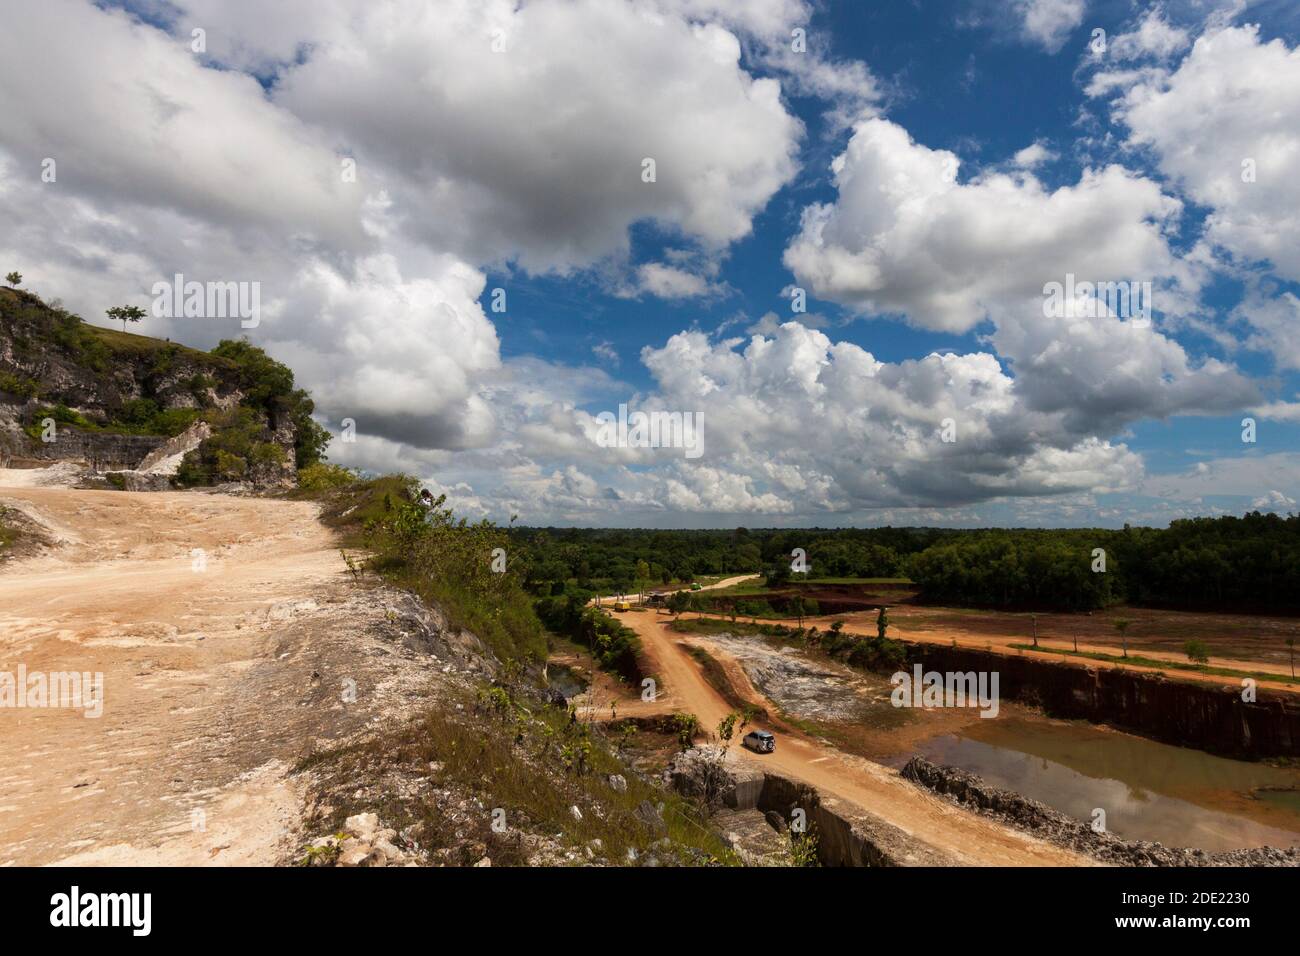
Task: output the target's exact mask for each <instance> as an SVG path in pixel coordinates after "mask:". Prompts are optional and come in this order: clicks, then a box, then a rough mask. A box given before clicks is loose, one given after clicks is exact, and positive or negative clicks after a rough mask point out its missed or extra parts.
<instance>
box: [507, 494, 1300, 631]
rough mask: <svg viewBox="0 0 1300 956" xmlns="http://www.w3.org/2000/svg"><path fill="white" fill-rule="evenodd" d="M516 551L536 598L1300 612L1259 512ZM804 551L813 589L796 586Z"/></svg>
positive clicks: (634, 539) (1296, 570)
mask: <svg viewBox="0 0 1300 956" xmlns="http://www.w3.org/2000/svg"><path fill="white" fill-rule="evenodd" d="M511 541H512V544H513V545H514V550H515V555H516V557H517V558H521V559H522V561H521V563H522V565H523V570H522V573H523V574H524V576H525V579H526V581H527V584H528V587H529V588H530V589H531V590H532V591H533V592H534V593H536V594H548V593H550V594H560V593H563V592H564V591H565V590H566V589H571V588H574V587H576V588H579V589H582V590H591V591H604V592H605V593H610V592H613V591H619V592H633V591H636V590H639V589H643V588H647V587H652V586H655V585H662V584H670V583H674V582H684V581H692V580H695V579H697V578H699V577H703V576H708V575H720V574H725V573H739V572H762V573H764V574H765V575H766V576H767V577H768V578H769V580H770V581H771V582H772V583H773V584H782V583H785V582H786V581H788V580H794V581H799V580H801V579H803V580H807V579H813V580H815V579H823V578H890V577H907V578H910V579H911V580H912V581H914V582H915V583H916V585H917V586H918V588H919V589H920V595H921V599H922V600H923V601H927V602H932V603H940V604H952V605H967V606H974V607H1005V608H1041V609H1057V610H1091V609H1094V608H1101V607H1106V606H1108V605H1111V604H1117V603H1126V604H1130V605H1146V606H1153V607H1171V608H1189V609H1210V610H1238V611H1281V612H1300V516H1290V517H1281V516H1279V515H1276V514H1261V513H1259V512H1251V513H1250V514H1247V515H1244V516H1243V517H1240V518H1238V517H1232V516H1229V517H1222V518H1191V519H1186V520H1180V521H1175V522H1173V523H1172V524H1171V525H1170V526H1169V527H1168V528H1164V529H1158V528H1133V527H1127V526H1126V527H1124V528H1123V529H1061V530H1037V529H992V530H953V529H939V528H871V529H802V530H790V529H746V528H736V529H734V530H717V531H714V530H709V531H652V530H611V529H577V528H544V529H543V528H516V529H514V530H513V531H512V532H511ZM796 548H802V549H803V550H804V552H805V554H806V557H807V564H808V574H807V575H798V574H795V575H790V573H789V568H790V564H791V554H792V552H793V551H794V549H796Z"/></svg>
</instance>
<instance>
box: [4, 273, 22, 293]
mask: <svg viewBox="0 0 1300 956" xmlns="http://www.w3.org/2000/svg"><path fill="white" fill-rule="evenodd" d="M5 282H8V283H9V284H10V285H11V286H13V287H14V288H15V289H16V288H18V287H19V286H20V285H22V284H23V274H22V273H21V272H11V273H9V274H8V275H7V276H5Z"/></svg>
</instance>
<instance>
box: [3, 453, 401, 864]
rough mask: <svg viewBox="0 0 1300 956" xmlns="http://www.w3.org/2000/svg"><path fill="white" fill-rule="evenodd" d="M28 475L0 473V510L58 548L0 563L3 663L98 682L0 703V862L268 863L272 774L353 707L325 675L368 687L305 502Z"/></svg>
mask: <svg viewBox="0 0 1300 956" xmlns="http://www.w3.org/2000/svg"><path fill="white" fill-rule="evenodd" d="M20 482H21V483H22V484H26V485H27V487H14V485H16V484H19V483H20ZM32 484H33V481H32V477H31V474H30V473H26V474H24V473H14V472H0V504H4V505H6V506H9V507H13V508H17V509H19V510H22V511H23V512H24V513H25V514H28V515H29V516H32V517H33V518H35V519H36V520H38V521H40V522H41V523H42V524H43V525H44V526H45V527H46V528H47V529H48V530H49V536H50V537H52V538H54V539H57V540H59V541H60V542H61V545H60V546H59V547H57V548H55V549H52V550H51V551H49V552H48V553H46V554H44V555H43V556H40V557H37V558H31V559H27V560H21V561H15V562H13V563H12V564H10V565H8V566H7V568H6V570H4V571H3V572H0V674H3V673H6V672H7V673H8V674H16V673H17V672H18V669H19V668H20V667H21V668H24V669H25V671H26V673H27V674H28V675H32V674H48V673H54V672H73V671H75V672H79V673H85V674H90V675H95V674H102V675H103V677H102V680H103V683H102V699H101V700H98V701H89V702H88V701H86V700H84V699H83V701H82V704H83V706H81V707H80V708H73V707H66V706H65V707H58V708H53V707H47V708H39V707H12V706H8V707H0V751H3V753H4V755H5V759H4V761H3V766H0V865H5V864H8V863H19V864H41V863H53V862H75V863H91V864H95V863H104V864H126V863H132V864H138V863H143V864H154V863H166V864H180V865H187V864H198V863H229V864H256V863H271V862H274V861H275V860H276V858H277V856H278V855H279V854H280V853H281V852H282V851H283V849H284V847H285V846H286V845H288V843H290V842H292V839H293V836H294V834H293V830H294V826H295V822H296V819H297V810H298V804H299V795H298V793H297V792H296V790H295V784H294V783H293V782H292V780H291V779H290V778H288V777H286V772H285V771H286V768H287V767H288V766H289V765H291V764H292V763H293V762H294V761H295V760H296V759H297V757H298V756H300V755H301V753H302V752H303V749H304V747H305V746H306V745H307V744H309V743H310V741H312V740H313V739H315V737H316V736H318V735H319V736H330V735H331V734H333V733H334V732H336V731H340V730H341V729H342V728H343V727H344V726H345V725H347V724H349V723H352V722H354V721H355V719H364V717H363V716H362V715H360V714H358V713H349V712H348V708H346V707H345V706H344V705H343V704H342V703H340V699H339V693H338V690H337V688H338V683H337V681H338V679H339V675H340V674H347V675H349V676H350V678H352V679H355V680H356V681H359V682H360V683H361V684H362V686H363V688H366V687H367V686H369V685H374V684H377V683H379V682H381V681H382V680H383V677H382V675H379V674H377V673H372V672H371V671H370V670H368V668H369V664H368V663H367V660H368V658H367V657H366V655H371V656H374V655H378V654H379V653H380V652H379V651H378V650H375V649H373V648H370V647H369V646H368V645H366V644H364V643H363V642H360V641H355V640H352V639H351V638H352V637H353V636H354V635H353V634H352V633H351V631H352V630H355V629H357V628H361V629H364V625H365V622H366V620H367V614H368V604H369V603H373V602H368V601H367V600H365V598H364V595H361V594H358V593H357V591H356V589H355V588H353V587H352V585H351V584H350V581H349V579H348V576H347V573H346V570H345V568H344V564H343V561H342V560H341V558H340V556H339V553H338V550H337V548H336V546H335V545H334V543H333V540H332V538H331V535H330V533H329V532H328V531H327V530H326V529H325V528H324V527H322V526H321V525H320V523H319V522H318V521H317V520H316V509H315V506H314V505H311V504H307V503H299V502H287V501H273V500H265V499H256V498H242V497H230V496H224V495H215V494H202V493H196V492H174V493H172V492H166V493H139V494H133V493H129V492H117V491H80V490H72V489H69V488H62V487H33V486H32ZM6 485H8V486H6ZM101 708H102V713H101V714H99V715H98V716H94V712H95V711H96V710H99V709H101Z"/></svg>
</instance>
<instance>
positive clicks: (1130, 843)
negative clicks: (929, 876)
mask: <svg viewBox="0 0 1300 956" xmlns="http://www.w3.org/2000/svg"><path fill="white" fill-rule="evenodd" d="M902 776H903V777H904V778H905V779H907V780H911V781H912V782H913V783H915V784H918V785H919V786H921V787H924V788H925V789H927V790H930V791H931V792H933V793H937V794H940V795H941V796H944V797H947V798H948V799H949V800H951V801H952V802H953V803H956V804H958V805H959V806H963V807H966V808H967V809H971V810H975V811H977V812H979V813H982V814H985V815H986V816H990V817H994V818H996V819H997V820H999V821H1001V822H1002V823H1007V824H1010V825H1011V826H1013V827H1016V828H1017V829H1020V830H1025V831H1027V832H1029V833H1032V834H1033V835H1034V836H1036V837H1040V838H1042V839H1044V840H1047V841H1048V842H1050V843H1054V844H1056V845H1057V846H1063V847H1066V848H1067V849H1070V850H1074V851H1076V852H1079V853H1086V854H1088V855H1089V856H1092V857H1095V858H1096V859H1098V860H1101V861H1102V862H1104V863H1113V864H1116V865H1119V866H1300V847H1292V848H1290V849H1286V850H1279V849H1276V848H1273V847H1258V848H1252V849H1245V850H1229V851H1227V852H1225V853H1207V852H1205V851H1204V850H1197V849H1188V848H1183V847H1168V846H1165V845H1164V844H1162V843H1149V842H1147V841H1145V840H1123V839H1121V838H1120V837H1117V836H1115V835H1114V834H1112V833H1106V832H1101V833H1098V832H1097V831H1095V830H1093V828H1092V827H1091V826H1090V825H1089V824H1087V823H1083V822H1081V821H1079V820H1075V819H1074V818H1073V817H1069V816H1066V815H1065V814H1064V813H1061V812H1060V811H1058V810H1053V809H1052V808H1051V807H1049V806H1047V805H1045V804H1042V803H1039V802H1038V801H1037V800H1031V799H1030V798H1028V797H1025V796H1022V795H1021V794H1019V793H1015V792H1013V791H1011V790H1001V789H998V788H997V787H993V786H990V785H989V784H987V783H985V782H984V781H983V780H982V779H981V778H979V777H977V776H976V775H975V774H973V773H967V772H966V771H964V770H959V769H957V768H956V767H941V766H938V765H936V764H932V763H930V761H928V760H926V759H925V758H923V757H913V758H912V759H911V760H909V761H908V762H907V765H906V766H905V767H903V770H902Z"/></svg>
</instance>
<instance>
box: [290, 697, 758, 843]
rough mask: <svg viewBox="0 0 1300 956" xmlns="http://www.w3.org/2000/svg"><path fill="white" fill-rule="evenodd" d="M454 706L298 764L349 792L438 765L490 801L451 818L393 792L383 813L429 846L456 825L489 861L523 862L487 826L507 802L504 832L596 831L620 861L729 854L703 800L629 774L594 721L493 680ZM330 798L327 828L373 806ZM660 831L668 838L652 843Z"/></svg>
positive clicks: (573, 836) (573, 834)
mask: <svg viewBox="0 0 1300 956" xmlns="http://www.w3.org/2000/svg"><path fill="white" fill-rule="evenodd" d="M461 704H462V707H463V710H461V711H457V710H456V709H455V708H454V702H446V701H444V702H441V703H440V704H439V705H438V706H437V707H434V708H430V709H429V710H428V711H427V712H425V713H424V714H422V715H421V716H420V717H418V718H417V719H415V720H413V721H411V722H410V723H409V724H407V725H405V726H403V727H401V728H399V729H397V730H393V731H387V732H384V733H381V734H379V735H376V736H374V737H371V738H368V739H366V740H364V741H361V742H355V743H351V744H348V745H345V746H342V747H339V748H337V749H334V750H327V751H321V752H316V753H313V754H310V755H308V756H307V757H306V758H304V759H303V760H302V761H300V762H299V764H298V766H297V768H296V769H297V770H300V771H301V770H311V771H313V772H314V773H316V774H318V775H321V776H322V777H323V778H324V779H325V780H326V781H327V782H329V781H334V782H336V783H337V784H338V785H339V786H340V789H341V790H343V791H346V792H347V796H350V791H351V790H353V789H354V788H355V786H356V783H357V781H363V780H367V779H369V778H372V777H374V776H376V775H377V774H380V773H383V772H384V771H387V770H392V769H394V768H396V769H398V770H400V769H401V768H415V769H417V771H422V772H424V773H427V772H428V771H427V770H426V769H424V768H428V766H429V764H430V763H434V762H436V763H437V764H439V765H441V767H440V769H439V770H438V771H437V772H436V774H435V779H436V780H437V782H438V784H439V785H440V786H447V785H449V784H450V785H454V787H455V789H456V790H459V791H467V792H469V793H472V794H474V795H476V796H478V797H479V798H480V800H481V802H482V803H483V804H484V805H485V807H487V808H488V809H486V810H485V811H484V812H483V814H482V818H481V819H469V820H463V819H462V820H459V821H457V822H456V823H455V825H454V826H453V825H449V823H450V821H444V820H443V819H442V813H441V810H440V809H439V807H438V806H437V805H436V804H434V803H433V802H432V801H429V800H427V799H423V798H419V797H416V798H414V801H413V802H411V803H408V804H406V805H399V804H398V802H397V801H396V800H395V798H393V799H391V800H390V804H389V805H388V806H383V807H380V808H378V812H379V813H380V815H381V818H382V819H383V820H384V822H385V824H386V825H389V826H394V827H396V828H398V829H401V828H403V827H404V826H406V825H410V824H415V825H416V826H417V827H419V834H418V837H417V839H419V842H420V843H421V844H422V845H424V846H426V847H431V848H438V847H443V846H447V845H448V843H449V836H450V835H451V834H453V833H454V832H455V831H456V830H461V831H462V832H464V833H466V835H467V837H469V838H471V839H473V838H476V837H477V838H479V839H480V840H481V841H482V842H483V843H485V844H486V845H487V846H488V847H489V854H490V855H491V857H492V863H493V865H494V866H500V865H512V864H513V865H520V864H523V863H524V862H525V861H524V860H523V859H522V858H520V857H518V856H513V857H512V856H511V853H510V842H509V840H508V839H503V838H501V837H494V836H493V835H492V834H491V831H490V825H491V817H490V812H491V809H494V808H500V809H503V810H504V811H505V822H506V825H507V827H508V828H509V829H513V830H524V831H527V832H531V833H537V834H548V835H554V834H560V839H561V842H562V843H564V844H567V845H568V846H570V847H574V848H580V847H585V846H586V845H587V844H588V843H589V842H590V841H592V840H595V839H599V840H600V841H601V843H602V844H603V849H602V851H601V855H602V856H604V857H605V858H606V859H608V860H610V861H611V862H616V863H621V862H623V861H624V860H626V858H627V852H628V850H629V849H633V850H636V851H637V853H638V855H644V854H646V853H651V852H653V853H654V854H655V855H656V856H657V857H659V859H660V862H661V863H666V864H668V865H701V864H704V865H717V864H724V865H735V864H737V863H738V860H737V859H736V858H735V856H734V854H732V853H731V852H730V851H729V850H728V849H727V847H726V846H725V844H724V843H723V842H722V840H721V839H720V838H719V837H718V835H717V834H716V833H714V832H713V831H712V830H711V829H710V828H709V826H708V823H707V817H706V815H705V813H704V812H703V810H702V809H701V808H700V807H698V806H697V805H695V804H694V803H692V802H690V801H687V800H685V799H683V798H682V797H680V796H678V795H676V794H673V793H671V792H667V791H663V790H660V789H658V788H656V787H653V786H651V785H650V784H648V783H646V782H645V781H643V780H641V779H640V778H639V777H637V776H636V775H635V774H632V773H629V772H628V770H627V768H626V767H624V766H623V764H622V763H621V762H620V761H619V759H618V758H617V757H616V756H615V754H614V753H613V752H612V749H611V743H610V741H609V739H608V738H607V737H606V736H605V734H604V733H603V732H601V731H600V730H599V729H598V728H596V727H594V726H592V725H589V724H585V723H579V722H573V721H571V720H570V717H569V714H568V713H567V712H566V711H563V710H559V709H556V708H540V709H530V708H529V707H526V706H523V705H521V704H520V703H519V702H517V701H514V700H512V699H511V697H510V695H509V693H508V692H506V690H505V689H504V688H500V687H494V688H491V689H490V690H489V689H486V688H485V689H484V692H483V693H481V694H480V695H479V698H478V700H477V702H471V701H469V700H463V701H461ZM614 773H617V774H621V775H623V776H624V777H625V779H626V780H627V790H626V791H625V792H623V793H620V792H618V791H616V790H614V789H613V788H612V787H611V786H610V785H609V782H608V777H609V775H610V774H614ZM336 796H337V795H336ZM646 801H649V802H650V803H651V804H652V805H656V806H657V805H659V804H663V811H662V817H663V827H662V828H659V827H654V826H651V825H648V824H647V823H646V822H645V821H644V820H642V819H641V818H640V817H639V816H638V815H637V812H636V811H637V807H638V806H639V805H641V804H642V803H643V802H646ZM331 804H332V805H333V806H334V810H333V814H332V816H331V818H330V819H329V820H328V821H327V824H328V828H329V829H331V830H335V829H339V828H341V826H342V824H343V821H344V820H345V819H346V817H347V816H348V815H349V814H351V813H355V812H358V811H360V810H370V809H375V806H374V804H373V801H371V802H369V803H366V804H364V805H361V804H352V803H350V802H348V801H347V800H346V799H344V800H342V801H340V802H337V803H336V802H335V800H334V799H331ZM573 806H577V807H578V808H579V810H580V811H581V813H582V819H581V820H576V819H575V818H574V817H573V815H572V813H571V811H570V808H571V807H573ZM505 836H507V837H508V833H507V834H506V835H505ZM665 837H666V838H667V839H668V841H669V845H668V847H666V848H665V847H664V846H662V845H656V844H658V843H659V841H661V840H663V839H664V838H665ZM463 862H465V863H473V862H476V861H474V860H465V861H463ZM583 862H585V858H584V860H583Z"/></svg>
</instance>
